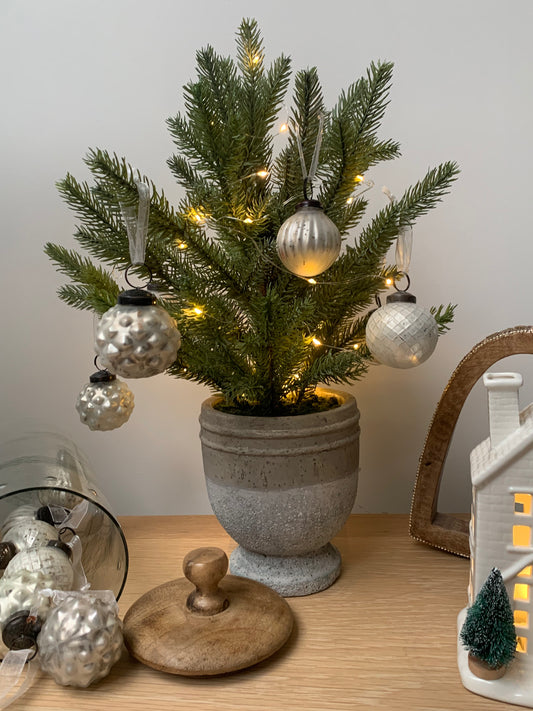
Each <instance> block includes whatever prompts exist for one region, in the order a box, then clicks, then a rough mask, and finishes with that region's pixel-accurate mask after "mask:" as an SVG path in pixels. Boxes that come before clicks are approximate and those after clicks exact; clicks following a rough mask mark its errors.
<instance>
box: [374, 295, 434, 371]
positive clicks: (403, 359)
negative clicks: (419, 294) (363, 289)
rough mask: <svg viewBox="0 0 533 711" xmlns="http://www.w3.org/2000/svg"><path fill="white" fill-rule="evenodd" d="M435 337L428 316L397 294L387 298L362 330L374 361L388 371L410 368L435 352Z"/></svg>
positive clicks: (424, 310) (404, 297) (414, 303)
mask: <svg viewBox="0 0 533 711" xmlns="http://www.w3.org/2000/svg"><path fill="white" fill-rule="evenodd" d="M438 337H439V332H438V326H437V322H436V321H435V319H434V318H433V316H432V315H431V313H430V312H429V311H428V310H427V309H424V308H422V307H421V306H419V305H418V304H417V303H416V299H415V297H414V296H412V295H411V294H407V293H406V292H399V293H397V294H391V295H390V296H388V297H387V303H386V305H385V306H381V307H380V308H379V309H376V311H374V313H373V314H372V315H371V316H370V318H369V319H368V322H367V326H366V344H367V346H368V348H369V350H370V352H371V353H372V355H373V356H374V358H376V360H378V361H379V362H380V363H382V364H383V365H389V366H391V367H392V368H413V367H415V366H417V365H420V364H421V363H423V362H424V361H425V360H427V359H428V358H429V356H430V355H431V354H432V353H433V351H434V350H435V346H436V345H437V340H438Z"/></svg>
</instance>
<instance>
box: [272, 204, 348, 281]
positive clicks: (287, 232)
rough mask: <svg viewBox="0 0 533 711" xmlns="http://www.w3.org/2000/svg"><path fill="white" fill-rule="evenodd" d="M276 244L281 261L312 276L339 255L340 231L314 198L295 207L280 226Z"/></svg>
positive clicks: (295, 271) (293, 270) (328, 265)
mask: <svg viewBox="0 0 533 711" xmlns="http://www.w3.org/2000/svg"><path fill="white" fill-rule="evenodd" d="M276 247H277V250H278V255H279V258H280V259H281V261H282V263H283V265H284V266H285V267H286V268H287V269H288V270H289V271H291V272H292V273H293V274H296V275H297V276H301V277H313V276H316V275H317V274H321V273H322V272H324V271H326V269H327V268H328V267H330V266H331V265H332V264H333V262H334V261H335V260H336V259H337V257H338V256H339V252H340V249H341V235H340V232H339V230H338V229H337V226H336V225H335V223H334V222H332V221H331V220H330V219H329V217H328V216H327V215H326V214H325V212H324V211H323V210H322V208H321V207H320V203H319V202H317V201H316V200H308V201H307V202H306V203H302V205H301V206H300V205H299V206H298V207H297V208H296V212H295V213H294V215H291V217H289V218H287V219H286V220H285V222H284V223H283V224H282V225H281V227H280V228H279V232H278V236H277V240H276Z"/></svg>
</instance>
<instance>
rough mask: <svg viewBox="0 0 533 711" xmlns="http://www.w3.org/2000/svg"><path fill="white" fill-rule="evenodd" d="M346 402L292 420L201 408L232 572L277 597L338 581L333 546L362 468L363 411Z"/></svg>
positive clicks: (212, 495) (211, 484) (347, 398)
mask: <svg viewBox="0 0 533 711" xmlns="http://www.w3.org/2000/svg"><path fill="white" fill-rule="evenodd" d="M319 394H322V395H335V396H337V398H338V399H339V400H340V402H341V403H342V404H341V405H340V407H336V408H334V409H332V410H329V411H327V412H320V413H315V414H311V415H298V416H293V417H246V416H240V415H230V414H227V413H224V412H219V411H218V410H215V409H214V408H213V405H214V403H215V402H217V398H216V397H211V398H209V399H208V400H206V401H205V402H204V403H203V404H202V411H201V414H200V424H201V431H200V439H201V442H202V456H203V461H204V472H205V477H206V484H207V492H208V495H209V500H210V502H211V506H212V508H213V511H214V513H215V515H216V517H217V519H218V520H219V521H220V523H221V524H222V526H223V527H224V528H225V529H226V531H227V532H228V533H229V534H230V536H232V538H234V539H235V540H236V541H237V543H239V547H238V548H237V549H236V550H235V551H233V553H232V555H231V558H230V569H231V572H232V573H233V574H234V575H241V576H244V577H247V578H252V579H254V580H258V581H259V582H262V583H265V584H266V585H268V586H270V587H271V588H273V589H274V590H277V592H279V593H280V594H281V595H285V596H293V595H309V594H310V593H315V592H318V591H320V590H324V589H325V588H327V587H329V586H330V585H331V584H332V583H333V582H334V581H335V580H336V579H337V577H338V576H339V574H340V568H341V560H340V554H339V552H338V550H337V549H336V548H335V547H334V546H332V545H331V543H329V541H330V539H331V538H332V537H333V536H335V535H336V534H337V533H338V532H339V531H340V529H341V528H342V526H343V524H344V523H345V521H346V519H347V518H348V516H349V515H350V512H351V510H352V507H353V504H354V501H355V495H356V493H357V478H358V470H359V410H358V409H357V403H356V401H355V398H354V397H353V396H352V395H350V394H348V393H345V392H340V391H337V390H321V391H319Z"/></svg>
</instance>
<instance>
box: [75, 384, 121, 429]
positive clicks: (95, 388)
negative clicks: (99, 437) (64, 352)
mask: <svg viewBox="0 0 533 711" xmlns="http://www.w3.org/2000/svg"><path fill="white" fill-rule="evenodd" d="M133 407H134V403H133V393H132V392H131V390H130V389H129V388H128V386H127V385H126V383H123V382H122V380H118V379H117V377H116V375H114V374H113V373H110V372H109V371H107V370H99V371H97V372H96V373H93V374H92V375H91V376H90V378H89V382H88V383H87V385H85V386H84V388H83V390H82V391H81V392H80V394H79V395H78V399H77V400H76V410H77V411H78V414H79V416H80V420H81V421H82V422H83V424H84V425H87V426H88V427H89V429H90V430H93V431H94V430H100V431H107V430H115V429H117V427H120V426H121V425H123V424H124V423H125V422H127V421H128V420H129V418H130V415H131V413H132V412H133Z"/></svg>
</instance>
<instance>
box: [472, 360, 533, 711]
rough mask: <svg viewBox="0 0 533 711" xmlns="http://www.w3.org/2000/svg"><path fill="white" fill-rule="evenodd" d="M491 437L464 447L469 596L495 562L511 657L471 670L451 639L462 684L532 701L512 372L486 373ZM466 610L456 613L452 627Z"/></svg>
mask: <svg viewBox="0 0 533 711" xmlns="http://www.w3.org/2000/svg"><path fill="white" fill-rule="evenodd" d="M483 382H484V384H485V386H486V388H487V391H488V401H489V408H488V409H489V429H490V437H488V438H487V439H486V440H485V441H483V442H481V444H479V445H478V446H477V447H476V448H475V449H474V450H473V451H472V453H471V455H470V469H471V476H472V517H471V521H470V552H471V558H470V563H471V565H470V583H469V590H468V594H469V604H472V602H473V601H474V599H475V597H476V595H477V593H478V592H479V590H480V588H481V587H482V585H483V583H484V582H485V580H486V579H487V576H488V575H489V573H490V571H491V570H492V568H493V567H496V568H499V569H500V571H501V573H502V577H503V580H504V582H505V585H506V588H507V592H508V594H509V599H510V601H511V605H512V607H513V613H514V621H515V629H516V634H517V639H518V644H517V652H516V657H515V659H514V661H513V662H512V664H511V665H510V667H509V669H508V671H507V673H506V674H505V676H504V677H502V678H501V679H498V680H493V681H486V680H484V679H479V678H478V677H476V676H475V675H473V674H472V673H471V672H470V670H469V668H468V663H467V652H466V650H465V649H464V648H463V647H462V644H461V643H460V641H459V642H458V661H459V670H460V672H461V678H462V681H463V684H464V685H465V686H466V687H467V688H468V689H470V690H471V691H474V692H475V693H478V694H482V695H483V696H488V697H491V698H494V699H498V700H500V701H507V702H509V703H514V704H520V705H522V706H529V707H533V534H532V531H533V404H531V405H529V407H527V408H526V409H525V410H523V411H522V412H520V409H519V404H518V391H519V388H520V386H521V385H522V377H521V376H520V375H518V374H517V373H486V374H485V375H484V376H483ZM464 616H465V611H464V610H463V611H462V613H461V614H460V615H459V630H460V629H461V627H462V622H463V620H464Z"/></svg>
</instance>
